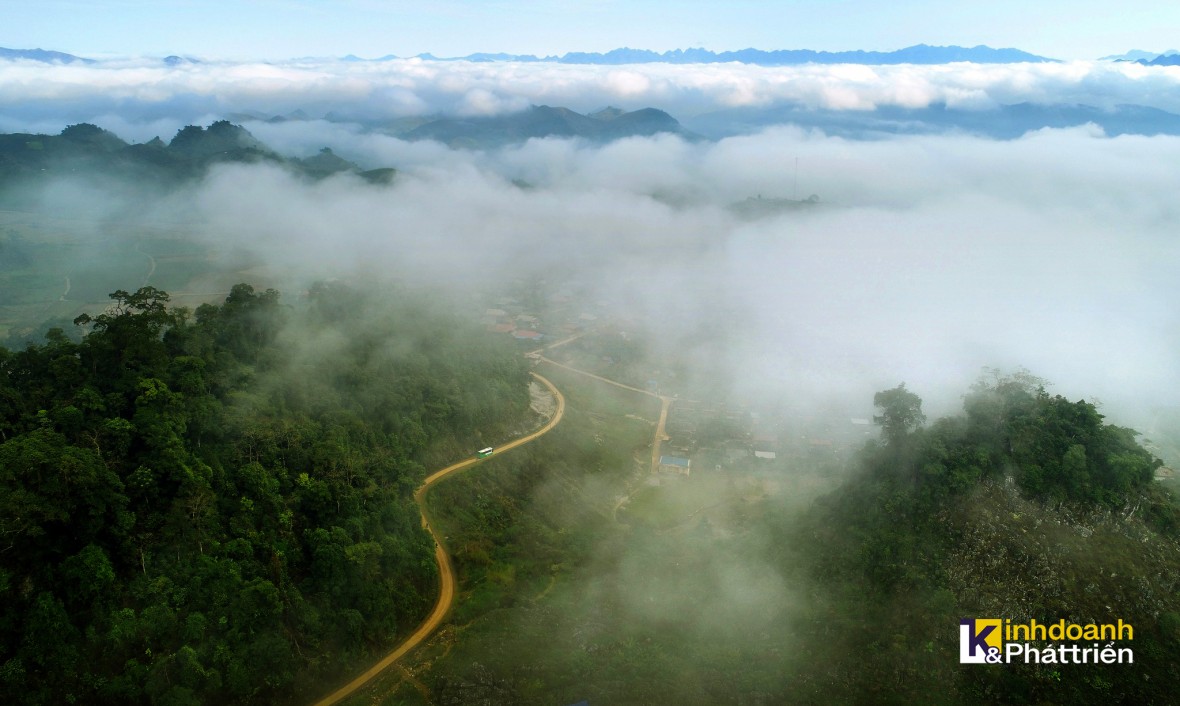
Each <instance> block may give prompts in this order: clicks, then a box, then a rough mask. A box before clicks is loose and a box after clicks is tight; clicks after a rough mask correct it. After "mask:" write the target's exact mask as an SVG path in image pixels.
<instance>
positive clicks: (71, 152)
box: [0, 120, 394, 187]
mask: <svg viewBox="0 0 1180 706" xmlns="http://www.w3.org/2000/svg"><path fill="white" fill-rule="evenodd" d="M225 163H247V164H255V163H266V164H272V165H275V166H278V167H283V168H285V169H289V170H291V171H293V172H296V173H298V174H301V175H304V176H306V177H309V178H312V179H321V178H324V177H327V176H331V175H332V174H337V173H340V172H347V173H354V174H357V175H358V176H360V177H361V178H363V179H366V180H368V181H371V182H388V181H389V180H390V179H392V178H393V176H394V170H393V169H388V168H387V169H373V170H369V171H362V170H361V168H360V167H358V166H357V165H356V164H353V163H352V162H349V161H347V160H345V159H342V158H341V157H338V156H336V155H335V154H333V153H332V151H331V150H330V149H327V148H324V149H323V150H321V151H320V152H319V153H318V154H317V155H315V156H311V157H308V158H306V159H289V158H286V157H283V156H281V155H279V154H278V153H276V152H275V151H273V150H271V149H270V148H269V147H267V146H266V145H264V144H263V143H262V142H260V141H258V140H257V139H256V138H255V137H254V136H253V135H251V134H250V132H249V131H248V130H246V129H245V128H243V127H241V126H240V125H234V124H232V123H230V122H229V121H226V120H219V121H217V122H214V123H213V124H211V125H210V126H209V127H208V128H204V127H201V126H199V125H188V126H186V127H184V128H181V129H180V130H179V131H178V132H177V133H176V135H175V136H173V137H172V139H171V140H170V141H169V142H164V141H163V140H161V139H160V138H159V137H156V138H155V139H152V140H150V141H148V142H145V143H142V144H131V143H128V142H125V141H123V139H121V138H120V137H119V136H118V135H116V134H114V133H112V132H110V131H108V130H103V129H102V128H100V127H98V126H96V125H91V124H89V123H79V124H77V125H70V126H69V127H67V128H65V129H64V130H62V131H61V133H60V134H58V135H33V134H26V133H14V134H8V135H0V187H3V186H6V185H12V184H16V183H20V182H27V181H32V182H34V183H36V182H38V181H45V180H49V179H53V178H62V177H69V178H73V179H87V178H91V179H95V180H97V181H99V182H106V181H108V180H110V179H118V180H122V181H124V182H130V183H136V184H139V185H141V186H143V185H152V186H168V185H176V184H180V183H183V182H184V181H186V180H189V179H194V178H199V177H201V176H203V175H204V174H205V173H206V172H207V171H208V169H209V167H210V166H212V165H215V164H225Z"/></svg>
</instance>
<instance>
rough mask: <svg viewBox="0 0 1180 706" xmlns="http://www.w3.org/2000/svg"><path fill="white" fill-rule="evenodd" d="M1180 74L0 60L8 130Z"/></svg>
mask: <svg viewBox="0 0 1180 706" xmlns="http://www.w3.org/2000/svg"><path fill="white" fill-rule="evenodd" d="M1178 88H1180V68H1175V67H1143V66H1139V65H1136V64H1126V63H1123V64H1114V63H1107V62H1070V63H1046V64H992V65H983V64H949V65H939V66H913V65H900V66H859V65H835V66H830V65H808V66H790V67H763V66H752V65H745V64H736V63H735V64H705V65H671V64H642V65H632V66H623V67H602V66H589V65H567V64H555V63H495V62H489V63H471V62H465V61H424V60H421V59H399V60H393V61H386V62H344V61H334V60H331V61H320V60H303V61H291V62H285V63H281V64H259V63H240V64H235V63H225V62H214V63H202V64H185V65H181V66H176V67H168V66H164V65H162V64H160V63H159V62H158V61H152V62H147V61H122V62H108V63H99V64H93V65H76V64H75V65H68V66H61V65H46V64H37V63H33V62H3V63H0V105H2V106H4V108H3V110H0V113H3V114H4V116H5V118H6V120H7V121H8V122H9V123H11V122H12V121H14V120H16V119H18V118H23V119H25V120H28V121H33V120H34V118H35V117H37V116H45V115H55V116H65V117H68V118H69V119H70V120H75V121H76V120H79V119H85V118H87V117H93V116H102V115H105V114H119V115H121V116H123V118H124V119H125V120H127V121H134V120H137V119H138V120H144V121H151V120H163V119H167V120H172V121H180V122H191V121H194V120H195V119H197V118H199V117H203V116H206V115H218V114H220V115H226V114H230V113H234V112H241V111H259V112H262V113H264V114H286V113H289V112H291V111H293V110H295V109H297V108H300V109H303V110H305V111H307V112H308V113H310V114H312V115H313V117H319V116H322V115H324V114H326V113H328V112H334V113H336V114H337V115H353V116H355V117H360V118H367V119H371V118H392V117H399V116H405V115H415V114H429V113H433V112H440V111H441V112H450V113H460V114H469V115H472V114H478V115H485V114H490V113H496V112H504V111H511V110H518V109H520V108H521V107H523V106H525V105H528V104H530V103H533V104H551V105H564V106H568V107H572V108H574V109H578V110H591V109H594V108H598V107H602V106H603V105H607V104H616V105H621V106H623V107H627V108H639V107H644V106H656V107H660V108H663V109H665V110H669V111H670V112H672V113H673V114H674V115H678V116H680V117H685V116H689V115H692V114H696V113H701V112H707V111H710V110H715V109H718V108H725V107H742V106H767V105H774V104H781V103H789V104H798V105H802V106H805V107H809V108H824V109H833V110H858V111H864V110H872V109H874V108H878V107H882V106H898V107H904V108H920V107H925V106H929V105H932V104H943V103H945V104H947V105H950V106H953V107H959V108H980V109H982V108H988V107H994V106H995V105H999V104H1014V103H1021V102H1034V103H1048V104H1053V103H1064V104H1086V105H1093V106H1097V107H1106V108H1109V107H1113V106H1115V105H1119V104H1128V103H1130V104H1140V105H1147V106H1152V107H1156V108H1160V109H1163V110H1169V111H1176V112H1180V90H1177V89H1178Z"/></svg>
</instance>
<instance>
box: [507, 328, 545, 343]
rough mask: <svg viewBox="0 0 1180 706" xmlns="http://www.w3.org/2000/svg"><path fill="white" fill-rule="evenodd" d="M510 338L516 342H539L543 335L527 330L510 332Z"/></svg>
mask: <svg viewBox="0 0 1180 706" xmlns="http://www.w3.org/2000/svg"><path fill="white" fill-rule="evenodd" d="M512 337H513V338H515V339H516V340H518V341H539V340H541V339H542V338H544V337H545V336H544V334H541V333H537V332H536V331H529V330H527V329H517V330H515V331H513V332H512Z"/></svg>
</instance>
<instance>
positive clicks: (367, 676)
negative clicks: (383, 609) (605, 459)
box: [314, 373, 565, 706]
mask: <svg viewBox="0 0 1180 706" xmlns="http://www.w3.org/2000/svg"><path fill="white" fill-rule="evenodd" d="M529 374H530V375H532V376H533V377H534V378H536V379H537V380H538V381H539V382H541V383H542V384H544V385H545V386H546V387H548V388H549V391H550V392H552V393H553V396H554V397H556V398H557V409H556V411H554V413H553V416H552V417H550V418H549V421H548V422H546V423H545V425H544V426H543V427H541V428H540V429H537V430H536V431H534V432H532V433H531V434H527V435H525V436H522V437H520V438H519V439H516V440H515V441H511V442H509V443H507V444H504V445H503V446H500V447H499V448H497V449H496V452H495V454H494V455H495V456H499V455H500V454H502V453H504V452H505V451H510V450H511V449H514V448H516V447H517V446H521V445H523V444H527V443H529V442H530V441H532V440H534V439H536V438H537V437H539V436H541V435H542V434H546V433H548V432H549V431H550V430H552V429H553V427H555V426H557V423H558V422H560V421H561V417H562V415H563V414H565V396H564V395H562V394H561V391H560V390H558V389H557V388H556V387H554V385H553V383H551V382H549V381H548V380H547V379H545V378H543V377H541V376H540V375H538V374H536V373H529ZM483 460H484V459H482V458H474V457H472V458H468V459H466V460H464V461H460V462H459V463H455V464H452V465H450V466H447V467H446V468H444V469H442V470H440V471H435V472H434V473H432V474H430V475H429V476H427V477H426V480H424V481H422V485H420V486H418V490H416V491H414V501H415V502H417V503H418V511H419V512H420V513H421V515H422V526H423V527H425V528H426V531H427V532H429V533H430V536H431V538H433V539H434V560H435V562H437V563H438V575H439V580H440V584H441V586H440V588H439V593H438V602H437V603H435V605H434V610H433V611H431V613H430V615H429V616H427V618H426V620H424V621H423V622H422V624H421V625H419V626H418V629H417V630H415V631H414V633H413V634H412V635H410V636H409V637H408V638H406V640H405V641H404V642H402V643H401V644H400V645H398V646H397V647H396V648H394V650H393V651H392V652H390V653H389V654H387V655H385V656H384V657H382V658H381V660H380V661H378V662H377V663H376V664H374V665H373V666H372V667H369V668H368V669H367V670H365V672H364V673H363V674H361V675H360V676H358V677H357V678H356V679H353V680H352V681H350V682H348V683H347V684H345V685H344V686H342V687H340V688H339V689H337V690H336V691H334V692H332V693H331V694H329V695H327V696H325V697H324V698H322V699H320V700H319V701H317V702H315V705H314V706H332V704H337V703H339V702H340V701H342V700H344V699H346V698H348V697H349V696H352V695H353V694H355V693H356V692H357V691H358V690H359V689H360V688H361V687H363V686H364V685H366V684H368V683H369V682H370V681H372V680H373V679H374V678H375V677H376V676H377V675H378V674H380V673H381V672H383V671H385V670H386V669H388V668H389V667H390V666H392V665H393V664H394V663H395V662H397V661H398V660H399V659H401V658H402V657H403V656H405V655H406V653H408V652H409V651H410V650H412V649H414V648H415V647H417V646H418V645H419V644H421V643H422V641H423V640H425V639H426V638H427V637H429V636H430V634H431V633H433V632H434V631H435V629H437V628H438V626H439V625H440V624H441V623H442V621H443V618H445V617H446V615H447V613H448V612H450V610H451V605H452V604H453V603H454V602H455V572H454V570H453V569H452V568H451V558H450V556H449V555H448V554H447V551H446V549H445V548H444V547H443V544H442V540H441V539H439V536H438V534H437V533H436V532H435V531H434V528H433V527H431V525H430V520H429V518H428V517H427V512H426V493H427V492H428V491H429V490H430V489H431V488H432V487H434V485H435V484H436V483H438V482H439V481H441V480H443V479H444V478H446V477H447V476H449V475H451V474H452V473H457V472H459V471H462V470H464V469H467V468H470V467H471V466H474V465H475V464H477V463H480V462H481V461H483Z"/></svg>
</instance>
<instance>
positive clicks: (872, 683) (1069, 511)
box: [782, 373, 1180, 704]
mask: <svg viewBox="0 0 1180 706" xmlns="http://www.w3.org/2000/svg"><path fill="white" fill-rule="evenodd" d="M874 401H875V403H876V404H877V405H878V407H880V409H881V414H880V415H879V416H878V417H877V418H876V421H877V422H878V423H879V424H880V425H881V427H882V431H883V434H882V437H883V438H882V442H881V443H876V442H873V443H871V444H870V445H869V446H868V447H867V448H866V449H865V450H864V452H863V453H862V455H861V457H860V458H859V459H858V461H857V465H858V466H859V468H858V471H857V472H856V474H855V475H854V476H853V478H852V479H851V480H850V481H849V482H848V483H847V484H846V485H845V486H844V487H843V488H841V489H840V490H839V491H838V492H836V493H833V494H832V495H830V496H828V497H826V498H825V499H823V500H822V501H821V502H820V503H819V504H818V505H817V506H816V507H815V508H813V509H812V511H811V512H810V513H809V515H808V516H807V517H806V519H805V520H803V521H802V522H801V524H800V526H797V527H794V528H793V529H792V530H791V531H788V532H786V533H785V534H784V535H783V538H782V546H793V548H792V549H789V550H788V551H786V552H785V554H784V557H783V561H784V563H786V564H788V565H789V566H790V568H791V569H793V570H796V571H797V570H798V569H799V567H800V566H802V567H806V570H808V572H809V574H810V577H811V579H812V580H814V581H815V583H816V586H817V588H816V590H815V593H814V595H815V596H816V597H817V598H816V600H815V606H814V612H812V613H811V614H810V616H809V619H808V620H807V621H806V622H805V623H804V624H802V625H801V626H800V633H799V636H798V638H799V640H800V641H801V644H802V645H804V646H805V649H806V651H807V654H809V656H810V658H809V661H808V663H807V665H806V666H805V667H804V668H803V670H801V673H800V674H799V675H798V678H797V680H796V682H795V683H793V684H792V687H791V689H792V692H791V695H792V697H793V698H790V699H789V700H790V701H792V702H794V703H815V704H821V703H939V704H978V703H991V704H1001V703H1004V704H1029V703H1043V704H1067V703H1068V704H1112V703H1122V704H1170V703H1175V694H1176V688H1177V686H1178V685H1180V593H1178V589H1180V513H1178V512H1177V504H1176V499H1175V497H1174V496H1173V495H1172V493H1171V492H1169V491H1168V490H1166V489H1165V488H1163V487H1160V484H1159V483H1157V482H1156V481H1155V480H1153V476H1154V471H1155V469H1156V468H1157V467H1158V466H1159V464H1160V461H1159V460H1158V459H1155V458H1153V457H1152V455H1151V454H1150V453H1148V452H1147V451H1146V450H1144V449H1143V448H1142V447H1141V446H1140V445H1139V444H1138V443H1137V441H1136V438H1135V437H1136V434H1135V432H1133V431H1131V430H1129V429H1126V428H1123V427H1119V426H1116V425H1113V424H1109V423H1106V422H1105V421H1104V420H1103V417H1102V415H1101V414H1099V412H1098V410H1097V408H1096V407H1095V406H1094V405H1093V404H1091V403H1089V402H1086V401H1084V400H1078V401H1070V400H1067V399H1065V398H1064V397H1061V396H1057V395H1050V394H1048V393H1047V392H1046V391H1045V390H1044V388H1043V386H1042V384H1041V381H1039V380H1037V379H1036V378H1033V377H1032V376H1029V375H1027V374H1024V373H1021V374H1017V375H1012V376H1000V375H993V376H992V377H990V378H987V379H983V380H981V381H980V382H979V384H977V385H976V386H975V387H974V389H972V390H971V392H970V393H969V394H967V395H965V396H964V414H963V415H961V416H958V417H952V418H946V419H940V420H938V421H937V422H935V423H933V424H931V425H929V426H924V425H923V422H924V417H923V415H922V412H921V400H920V399H919V398H918V396H917V395H915V394H914V393H913V392H911V391H909V390H907V389H905V387H904V385H903V386H899V387H897V388H894V389H892V390H886V391H883V392H880V393H878V394H877V396H876V398H875V400H874ZM964 618H1003V619H1010V620H1013V621H1016V622H1021V621H1024V622H1027V621H1029V620H1036V621H1038V622H1039V623H1042V624H1048V623H1055V622H1057V621H1059V620H1062V619H1064V620H1067V621H1070V622H1075V623H1079V624H1090V623H1112V622H1116V621H1118V620H1122V621H1125V622H1126V623H1129V624H1131V625H1133V627H1134V640H1133V644H1132V645H1131V646H1133V648H1134V664H1104V665H1096V664H1084V665H1074V664H1036V663H1033V664H1024V663H1013V664H1008V665H1001V666H980V665H960V664H959V656H958V655H959V652H958V651H959V636H958V625H959V621H960V620H962V619H964ZM1085 646H1087V647H1088V646H1090V643H1086V644H1085ZM1120 646H1121V645H1120Z"/></svg>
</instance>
